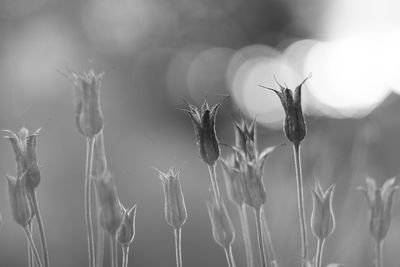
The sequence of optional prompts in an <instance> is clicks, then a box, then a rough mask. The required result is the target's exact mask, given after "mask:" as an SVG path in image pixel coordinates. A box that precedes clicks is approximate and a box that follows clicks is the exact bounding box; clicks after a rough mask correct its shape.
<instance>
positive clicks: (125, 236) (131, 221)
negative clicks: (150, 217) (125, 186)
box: [117, 203, 136, 247]
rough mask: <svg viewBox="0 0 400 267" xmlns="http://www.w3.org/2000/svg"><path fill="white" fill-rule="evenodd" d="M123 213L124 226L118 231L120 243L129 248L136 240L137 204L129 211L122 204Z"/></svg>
mask: <svg viewBox="0 0 400 267" xmlns="http://www.w3.org/2000/svg"><path fill="white" fill-rule="evenodd" d="M120 207H121V211H122V214H123V215H122V224H121V227H120V228H119V230H118V236H117V237H118V242H119V243H120V244H121V245H122V246H125V247H129V246H130V245H131V244H132V242H133V239H134V238H135V219H136V204H135V205H133V206H132V208H130V209H129V210H127V209H125V208H124V206H122V204H121V203H120Z"/></svg>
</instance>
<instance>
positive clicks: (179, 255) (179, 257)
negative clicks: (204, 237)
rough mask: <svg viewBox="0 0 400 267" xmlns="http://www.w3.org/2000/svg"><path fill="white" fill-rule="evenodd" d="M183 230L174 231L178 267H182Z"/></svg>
mask: <svg viewBox="0 0 400 267" xmlns="http://www.w3.org/2000/svg"><path fill="white" fill-rule="evenodd" d="M181 230H182V228H181V227H180V228H178V229H174V237H175V256H176V266H177V267H182V240H181V239H182V235H181Z"/></svg>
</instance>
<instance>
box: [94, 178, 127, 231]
mask: <svg viewBox="0 0 400 267" xmlns="http://www.w3.org/2000/svg"><path fill="white" fill-rule="evenodd" d="M93 181H94V185H95V189H96V193H97V196H98V205H99V207H98V209H99V220H100V225H101V226H102V227H103V229H104V230H105V231H106V232H107V233H109V234H110V235H112V236H114V235H115V234H116V233H117V230H118V229H119V227H120V226H121V223H122V214H121V208H120V206H119V198H118V193H117V188H116V186H115V180H114V177H113V176H112V175H111V174H110V173H109V172H108V173H107V174H106V176H105V177H104V178H103V179H95V180H93Z"/></svg>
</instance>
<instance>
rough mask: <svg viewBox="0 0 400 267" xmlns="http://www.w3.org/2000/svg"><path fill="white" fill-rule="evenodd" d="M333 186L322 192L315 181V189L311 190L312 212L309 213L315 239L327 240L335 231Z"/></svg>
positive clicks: (319, 185)
mask: <svg viewBox="0 0 400 267" xmlns="http://www.w3.org/2000/svg"><path fill="white" fill-rule="evenodd" d="M334 189H335V185H331V186H330V187H329V188H328V189H327V190H326V191H323V190H322V188H321V184H320V183H319V181H318V180H317V181H316V183H315V187H314V188H312V189H311V191H312V197H313V210H312V213H311V231H312V233H313V234H314V236H315V237H316V238H319V239H321V240H323V239H325V238H327V237H328V236H329V235H330V234H331V233H332V232H333V230H334V229H335V216H334V213H333V209H332V199H333V191H334Z"/></svg>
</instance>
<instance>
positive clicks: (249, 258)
mask: <svg viewBox="0 0 400 267" xmlns="http://www.w3.org/2000/svg"><path fill="white" fill-rule="evenodd" d="M237 208H238V212H239V217H240V224H241V226H242V235H243V242H244V246H245V249H246V263H247V267H254V260H253V247H252V244H251V238H250V230H249V221H248V218H247V211H246V205H245V204H242V205H241V206H239V205H237Z"/></svg>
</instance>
